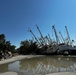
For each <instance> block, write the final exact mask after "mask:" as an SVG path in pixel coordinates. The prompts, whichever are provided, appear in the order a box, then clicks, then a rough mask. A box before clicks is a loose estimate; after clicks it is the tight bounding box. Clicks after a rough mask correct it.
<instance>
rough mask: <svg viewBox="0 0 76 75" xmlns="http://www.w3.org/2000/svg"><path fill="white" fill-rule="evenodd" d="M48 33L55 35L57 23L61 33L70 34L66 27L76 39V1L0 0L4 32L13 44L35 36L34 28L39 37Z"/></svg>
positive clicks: (1, 25)
mask: <svg viewBox="0 0 76 75" xmlns="http://www.w3.org/2000/svg"><path fill="white" fill-rule="evenodd" d="M36 24H37V25H38V26H39V28H40V30H41V32H42V34H43V36H46V35H47V34H48V33H49V34H50V36H51V38H53V35H54V31H53V30H52V25H55V28H56V30H57V33H58V32H59V31H61V33H62V35H63V36H64V37H66V36H67V35H66V31H65V26H67V28H68V32H69V35H70V38H71V39H74V40H75V41H76V0H0V34H5V36H6V40H10V42H11V44H13V45H16V47H19V46H20V42H21V41H23V40H26V39H32V35H31V34H30V33H29V32H28V28H30V29H31V30H32V31H33V33H34V34H35V35H36V37H40V34H39V32H38V30H37V28H36Z"/></svg>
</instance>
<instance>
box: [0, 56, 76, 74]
mask: <svg viewBox="0 0 76 75" xmlns="http://www.w3.org/2000/svg"><path fill="white" fill-rule="evenodd" d="M5 71H16V72H30V73H33V74H47V73H52V72H62V71H73V72H75V71H76V58H72V57H59V56H44V57H35V58H29V59H28V58H27V59H23V60H21V61H16V62H13V63H9V64H4V65H0V72H5Z"/></svg>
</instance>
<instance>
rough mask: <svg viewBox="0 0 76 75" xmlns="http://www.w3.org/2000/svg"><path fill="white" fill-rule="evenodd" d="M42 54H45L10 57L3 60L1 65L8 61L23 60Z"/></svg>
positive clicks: (0, 62)
mask: <svg viewBox="0 0 76 75" xmlns="http://www.w3.org/2000/svg"><path fill="white" fill-rule="evenodd" d="M41 56H44V55H17V56H13V57H11V58H8V59H4V60H1V61H0V65H1V64H6V63H11V62H14V61H18V60H22V59H25V58H33V57H41Z"/></svg>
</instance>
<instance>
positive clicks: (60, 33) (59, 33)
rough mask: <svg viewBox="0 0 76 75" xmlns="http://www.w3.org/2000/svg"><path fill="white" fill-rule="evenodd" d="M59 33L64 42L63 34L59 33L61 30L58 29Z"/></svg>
mask: <svg viewBox="0 0 76 75" xmlns="http://www.w3.org/2000/svg"><path fill="white" fill-rule="evenodd" d="M59 34H60V35H61V37H62V40H63V42H64V43H65V40H64V38H63V35H62V34H61V32H60V31H59Z"/></svg>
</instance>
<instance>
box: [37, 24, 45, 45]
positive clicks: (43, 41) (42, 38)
mask: <svg viewBox="0 0 76 75" xmlns="http://www.w3.org/2000/svg"><path fill="white" fill-rule="evenodd" d="M36 27H37V29H38V31H39V33H40V35H41V40H42V44H44V43H45V40H44V37H43V35H42V33H41V31H40V29H39V27H38V26H37V24H36Z"/></svg>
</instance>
